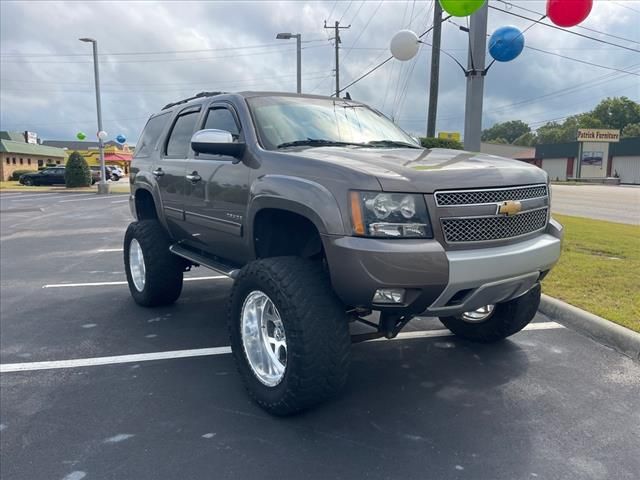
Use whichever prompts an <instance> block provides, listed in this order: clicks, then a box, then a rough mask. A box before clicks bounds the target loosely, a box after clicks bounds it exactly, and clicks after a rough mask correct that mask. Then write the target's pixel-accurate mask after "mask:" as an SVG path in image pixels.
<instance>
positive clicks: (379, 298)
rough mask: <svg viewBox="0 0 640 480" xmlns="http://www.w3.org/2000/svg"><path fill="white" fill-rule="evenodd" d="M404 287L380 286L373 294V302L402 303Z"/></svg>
mask: <svg viewBox="0 0 640 480" xmlns="http://www.w3.org/2000/svg"><path fill="white" fill-rule="evenodd" d="M402 302H404V288H380V289H378V290H376V293H375V294H374V295H373V303H402Z"/></svg>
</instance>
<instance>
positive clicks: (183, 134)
mask: <svg viewBox="0 0 640 480" xmlns="http://www.w3.org/2000/svg"><path fill="white" fill-rule="evenodd" d="M199 114H200V112H189V113H185V114H184V115H180V116H179V117H178V119H177V120H176V123H174V124H173V128H172V129H171V134H170V136H169V142H168V143H167V156H177V157H186V156H187V153H188V152H189V144H190V143H191V136H192V135H193V130H194V129H195V127H196V121H197V120H198V116H199Z"/></svg>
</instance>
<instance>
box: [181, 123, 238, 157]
mask: <svg viewBox="0 0 640 480" xmlns="http://www.w3.org/2000/svg"><path fill="white" fill-rule="evenodd" d="M191 148H192V149H193V151H194V152H198V153H208V154H210V155H226V156H229V157H235V158H240V157H242V155H243V154H244V149H245V144H244V143H241V142H234V141H233V136H232V135H231V134H230V133H229V132H227V131H225V130H215V129H209V130H198V131H197V132H196V133H194V134H193V136H192V137H191Z"/></svg>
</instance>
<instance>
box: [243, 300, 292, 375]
mask: <svg viewBox="0 0 640 480" xmlns="http://www.w3.org/2000/svg"><path fill="white" fill-rule="evenodd" d="M240 321H241V325H240V333H241V335H242V346H243V348H244V353H245V356H246V357H247V360H248V362H249V366H250V367H251V370H253V373H254V374H255V376H256V377H257V378H258V380H260V382H262V383H263V384H265V385H266V386H268V387H275V386H276V385H278V384H279V383H280V382H281V381H282V378H283V377H284V373H285V370H286V367H287V338H286V336H285V332H284V325H283V324H282V319H281V318H280V313H278V309H277V308H276V306H275V305H274V304H273V302H272V301H271V299H270V298H269V297H268V296H267V295H266V294H265V293H263V292H261V291H260V290H254V291H252V292H251V293H250V294H249V295H247V298H246V299H245V301H244V303H243V304H242V311H241V313H240Z"/></svg>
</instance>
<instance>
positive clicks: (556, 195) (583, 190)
mask: <svg viewBox="0 0 640 480" xmlns="http://www.w3.org/2000/svg"><path fill="white" fill-rule="evenodd" d="M551 193H552V199H551V210H552V211H553V212H554V213H560V214H563V215H573V216H576V217H588V218H595V219H597V220H608V221H610V222H617V223H629V224H632V225H640V187H632V186H620V187H617V186H610V185H552V186H551Z"/></svg>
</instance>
